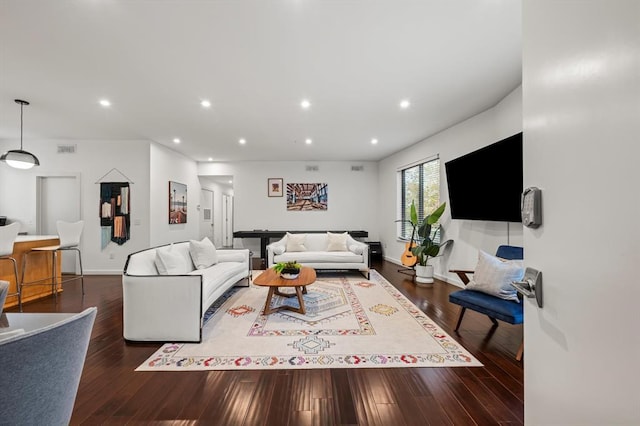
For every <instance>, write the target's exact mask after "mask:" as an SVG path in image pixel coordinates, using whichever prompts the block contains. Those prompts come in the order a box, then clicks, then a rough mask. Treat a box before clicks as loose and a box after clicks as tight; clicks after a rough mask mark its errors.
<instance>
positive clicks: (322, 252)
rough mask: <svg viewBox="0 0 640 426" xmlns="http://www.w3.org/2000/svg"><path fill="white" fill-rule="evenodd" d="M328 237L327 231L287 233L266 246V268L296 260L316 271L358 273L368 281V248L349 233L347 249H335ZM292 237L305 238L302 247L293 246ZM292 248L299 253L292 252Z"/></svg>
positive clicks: (346, 239) (345, 246)
mask: <svg viewBox="0 0 640 426" xmlns="http://www.w3.org/2000/svg"><path fill="white" fill-rule="evenodd" d="M336 235H342V234H331V236H332V237H335V236H336ZM292 236H293V237H292ZM329 236H330V233H328V232H325V233H308V234H295V233H293V234H290V233H287V235H285V236H284V237H282V239H280V240H278V241H275V242H273V243H271V244H269V245H268V246H267V265H268V267H272V266H273V265H275V264H276V263H278V262H289V261H294V260H295V261H297V262H298V263H300V264H302V265H304V266H309V267H311V268H313V269H316V270H357V271H360V272H361V273H362V274H363V275H364V276H365V277H367V278H369V245H368V244H366V243H363V242H360V241H356V240H354V239H353V238H352V237H351V236H350V235H348V234H346V235H344V237H346V238H345V245H344V247H342V248H341V249H336V248H337V247H335V246H333V247H329V242H330V241H329ZM291 238H296V239H301V238H302V239H303V243H302V246H300V245H298V247H296V244H291V243H292V242H291V241H289V240H290V239H291ZM292 246H293V247H292ZM292 248H295V249H297V250H299V251H290V249H292ZM330 249H331V250H330Z"/></svg>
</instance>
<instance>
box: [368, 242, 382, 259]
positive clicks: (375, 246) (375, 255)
mask: <svg viewBox="0 0 640 426" xmlns="http://www.w3.org/2000/svg"><path fill="white" fill-rule="evenodd" d="M367 244H369V254H370V255H371V259H372V260H382V244H381V243H380V241H369V242H367Z"/></svg>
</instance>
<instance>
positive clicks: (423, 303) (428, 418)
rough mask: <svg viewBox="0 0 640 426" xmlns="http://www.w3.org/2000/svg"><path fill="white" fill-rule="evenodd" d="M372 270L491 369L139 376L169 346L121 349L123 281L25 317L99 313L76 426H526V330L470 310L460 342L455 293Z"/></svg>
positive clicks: (103, 279) (74, 291)
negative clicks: (521, 355) (91, 309)
mask: <svg viewBox="0 0 640 426" xmlns="http://www.w3.org/2000/svg"><path fill="white" fill-rule="evenodd" d="M373 266H374V268H375V269H376V270H378V271H379V272H381V273H382V275H383V276H384V277H385V278H386V279H387V280H389V281H390V282H391V283H392V284H393V285H395V286H396V287H397V288H398V289H400V291H401V292H402V293H403V294H405V295H406V296H407V297H408V298H409V299H410V300H412V301H413V302H414V303H415V304H416V305H417V306H418V307H419V308H420V309H422V310H423V311H424V312H426V313H427V315H429V317H431V318H432V319H433V320H434V321H435V322H436V323H438V325H440V326H441V327H442V328H443V329H444V330H445V331H446V332H447V333H449V334H450V335H452V336H453V337H454V338H455V339H456V340H457V341H458V342H460V343H461V344H462V345H463V346H464V347H465V348H467V350H469V351H470V352H471V353H472V354H473V355H474V356H475V357H476V358H478V359H479V360H480V362H482V363H483V364H484V367H474V368H472V367H469V368H389V369H382V368H381V369H358V370H352V369H326V370H298V371H294V370H279V371H242V372H232V371H210V372H134V371H133V370H134V369H135V368H136V367H137V366H138V365H139V364H141V363H142V362H143V361H144V360H145V359H147V358H148V357H149V356H150V355H151V354H152V353H153V352H154V351H156V350H157V349H158V347H159V346H160V345H158V344H126V343H125V342H124V341H123V339H122V288H121V278H120V277H119V276H89V277H86V278H85V288H86V295H85V297H84V299H83V298H82V295H81V291H80V283H79V281H75V282H69V283H66V284H65V290H64V293H63V294H62V295H61V296H59V297H58V302H57V305H55V304H54V300H53V298H49V299H44V300H41V301H37V302H34V303H30V304H27V305H25V308H24V311H25V312H56V311H59V312H78V311H81V310H82V309H84V308H85V307H88V306H97V307H98V315H97V318H96V322H95V325H94V328H93V333H92V336H91V343H90V345H89V350H88V353H87V359H86V363H85V368H84V372H83V375H82V380H81V382H80V388H79V390H78V396H77V399H76V404H75V408H74V412H73V417H72V424H87V425H96V424H136V423H137V424H146V423H162V424H206V425H278V426H281V425H356V424H358V425H369V424H371V425H394V426H395V425H473V424H477V425H492V424H500V425H503V424H523V417H524V409H523V400H524V392H523V370H522V363H520V362H518V361H516V360H515V353H516V351H517V349H518V346H519V344H520V342H521V339H522V326H513V325H510V324H505V323H502V322H501V323H500V326H499V327H497V328H492V327H491V322H490V321H489V319H488V318H487V317H486V316H482V315H479V314H477V313H475V312H469V311H468V312H467V313H466V315H465V319H464V321H463V323H462V327H461V330H460V333H459V334H456V333H455V332H454V331H453V328H454V327H455V324H456V320H457V317H458V313H459V308H458V307H457V306H455V305H452V304H450V303H449V302H448V298H447V296H448V294H449V293H450V292H452V291H455V290H456V289H457V287H455V286H452V285H449V284H446V283H444V282H438V281H437V282H436V283H435V284H434V285H433V287H432V288H426V289H425V288H417V287H416V286H415V284H413V282H412V281H411V278H410V277H408V276H407V275H405V274H402V273H398V272H397V270H398V266H397V265H395V264H392V263H390V262H385V261H382V262H375V263H374V265H373ZM52 356H55V354H52ZM39 368H40V367H39ZM44 368H46V366H45V367H44ZM45 423H46V422H45Z"/></svg>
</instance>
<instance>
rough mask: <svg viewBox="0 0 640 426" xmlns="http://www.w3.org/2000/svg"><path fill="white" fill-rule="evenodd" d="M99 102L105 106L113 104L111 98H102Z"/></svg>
mask: <svg viewBox="0 0 640 426" xmlns="http://www.w3.org/2000/svg"><path fill="white" fill-rule="evenodd" d="M99 102H100V105H102V106H103V107H105V108H107V107H110V106H111V102H109V99H100V101H99Z"/></svg>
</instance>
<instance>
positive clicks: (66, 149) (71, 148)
mask: <svg viewBox="0 0 640 426" xmlns="http://www.w3.org/2000/svg"><path fill="white" fill-rule="evenodd" d="M75 153H76V145H58V154H75Z"/></svg>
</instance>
